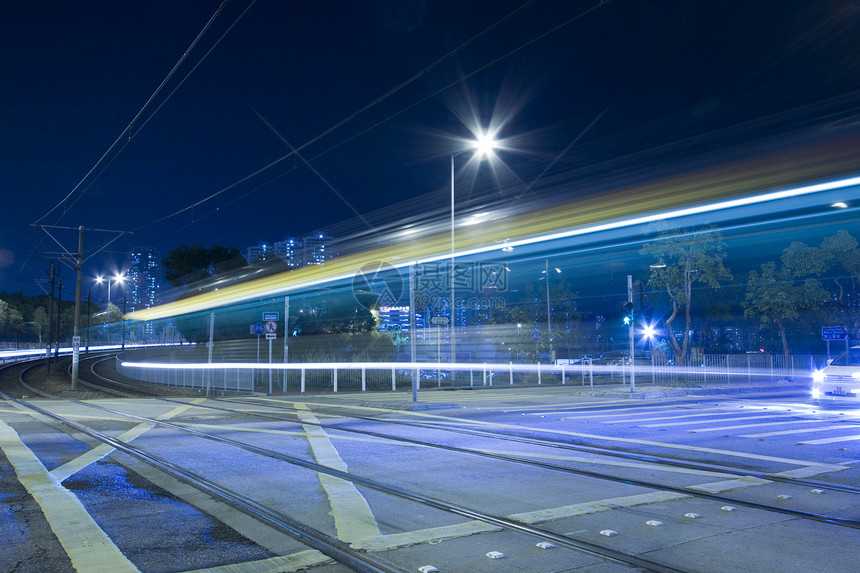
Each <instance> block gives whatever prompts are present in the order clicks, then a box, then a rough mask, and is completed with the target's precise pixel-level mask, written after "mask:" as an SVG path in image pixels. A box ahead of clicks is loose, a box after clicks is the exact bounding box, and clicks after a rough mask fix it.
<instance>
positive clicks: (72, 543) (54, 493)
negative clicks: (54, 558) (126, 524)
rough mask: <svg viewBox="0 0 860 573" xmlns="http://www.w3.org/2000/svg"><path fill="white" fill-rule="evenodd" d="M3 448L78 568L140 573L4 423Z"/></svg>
mask: <svg viewBox="0 0 860 573" xmlns="http://www.w3.org/2000/svg"><path fill="white" fill-rule="evenodd" d="M0 448H2V450H3V452H4V453H5V454H6V457H7V459H8V460H9V462H10V463H11V464H12V467H14V468H15V473H16V474H17V475H18V480H19V481H20V482H21V484H22V485H23V486H24V487H25V488H26V490H27V492H28V493H29V494H30V495H31V496H33V499H35V500H36V502H37V503H38V504H39V506H40V507H41V508H42V513H43V514H44V515H45V519H47V521H48V523H49V524H50V526H51V529H52V530H53V531H54V534H55V535H56V536H57V539H58V540H59V542H60V544H61V545H62V546H63V549H65V551H66V554H67V555H68V556H69V559H70V560H71V561H72V565H73V566H74V567H75V569H77V570H78V571H87V572H89V573H121V572H125V571H138V569H137V567H135V566H134V564H132V562H131V561H129V560H128V559H127V558H126V557H125V555H123V554H122V552H121V551H120V550H119V548H118V547H117V546H116V545H114V542H113V541H111V539H110V537H108V536H107V534H105V532H104V531H103V530H102V529H101V528H100V527H99V526H98V524H96V522H95V521H94V520H93V518H92V517H91V516H90V514H89V513H87V510H86V509H85V508H84V506H83V505H82V504H81V502H80V501H78V498H76V497H75V495H74V494H73V493H72V492H70V491H69V490H67V489H66V488H64V487H63V486H62V485H61V484H60V482H59V481H57V479H56V478H55V477H54V476H52V475H51V473H50V472H48V470H47V469H46V468H45V466H44V465H42V462H40V461H39V459H38V458H37V457H36V455H35V454H34V453H33V452H32V451H31V450H30V448H28V447H27V446H26V445H25V444H24V442H23V441H22V440H21V438H20V436H19V435H18V434H17V433H16V432H15V430H13V429H12V428H11V427H10V426H9V425H7V424H6V423H5V422H3V421H2V420H0Z"/></svg>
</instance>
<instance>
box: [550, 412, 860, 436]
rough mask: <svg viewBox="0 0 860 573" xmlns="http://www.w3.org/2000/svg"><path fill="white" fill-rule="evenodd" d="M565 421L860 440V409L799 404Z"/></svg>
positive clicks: (569, 415) (576, 415)
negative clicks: (813, 406) (824, 407)
mask: <svg viewBox="0 0 860 573" xmlns="http://www.w3.org/2000/svg"><path fill="white" fill-rule="evenodd" d="M562 419H563V420H567V421H570V422H577V421H579V422H582V421H588V422H589V423H592V424H593V423H599V424H605V425H607V426H609V425H611V426H616V427H638V428H648V429H653V428H666V429H669V428H671V429H676V430H678V431H684V432H687V433H691V434H698V433H708V432H723V433H726V434H727V435H728V436H729V437H736V438H746V439H756V440H761V439H766V438H779V437H788V436H791V437H794V438H796V439H797V440H798V441H797V442H796V443H797V444H802V445H810V446H816V445H829V444H843V443H844V444H847V445H852V444H857V443H858V442H860V434H858V433H857V428H860V410H855V409H848V410H835V409H834V410H819V409H814V408H812V407H809V406H804V405H799V404H793V405H785V404H767V405H764V404H756V405H752V406H751V405H749V404H740V403H738V404H730V405H719V406H713V407H691V406H690V405H671V406H665V407H645V408H640V409H637V410H636V411H631V409H630V408H619V409H618V410H614V409H612V408H610V409H606V410H602V411H600V412H599V413H598V412H571V411H567V412H564V413H563V417H562ZM751 429H754V430H757V431H751Z"/></svg>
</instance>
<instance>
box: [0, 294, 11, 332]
mask: <svg viewBox="0 0 860 573" xmlns="http://www.w3.org/2000/svg"><path fill="white" fill-rule="evenodd" d="M8 322H9V305H8V304H6V301H5V300H2V299H0V331H3V330H6V324H7V323H8Z"/></svg>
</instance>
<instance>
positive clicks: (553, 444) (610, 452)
mask: <svg viewBox="0 0 860 573" xmlns="http://www.w3.org/2000/svg"><path fill="white" fill-rule="evenodd" d="M91 372H92V373H93V374H94V375H96V376H99V378H102V379H105V380H107V378H106V377H104V376H101V375H99V374H97V373H95V371H94V370H91ZM161 399H162V400H167V401H171V400H169V399H165V398H161ZM217 401H219V402H230V403H240V404H248V403H249V401H255V402H259V401H258V400H254V399H253V398H245V399H242V400H241V401H238V400H235V399H225V398H221V399H218V400H217ZM264 405H265V406H267V407H269V408H273V409H278V410H281V411H283V410H288V408H286V407H284V406H283V405H275V404H272V403H271V402H270V401H267V402H266V403H265V404H264ZM197 407H199V408H206V409H213V410H218V411H222V412H225V413H232V414H235V413H242V414H250V415H255V416H259V417H263V418H268V419H274V420H278V421H291V422H294V423H297V424H303V425H314V426H318V427H320V428H322V429H327V430H336V431H343V432H349V433H354V434H359V435H364V436H368V437H374V438H379V439H385V440H393V441H398V442H402V443H408V444H411V445H418V446H425V447H432V448H437V449H440V450H445V451H449V452H456V453H460V454H468V455H472V456H478V457H483V458H487V459H494V460H498V461H505V462H511V463H516V464H523V465H528V466H533V467H539V468H542V469H548V470H553V471H559V472H563V473H567V474H575V475H579V476H583V477H590V478H595V479H600V480H605V481H611V482H615V483H623V484H629V485H635V486H639V487H643V488H648V489H653V490H658V491H669V492H673V493H680V494H684V495H689V496H691V497H696V498H699V499H707V500H709V501H714V502H718V503H728V504H736V505H740V506H743V507H748V508H750V509H757V510H761V511H770V512H775V513H781V514H784V515H790V516H792V517H797V518H801V519H808V520H813V521H819V522H823V523H829V524H832V525H838V526H843V527H850V528H854V529H860V521H858V520H855V519H847V518H839V517H833V516H829V515H824V514H818V513H813V512H806V511H801V510H797V509H792V508H787V507H782V506H777V505H773V504H764V503H760V502H754V501H748V500H744V499H740V498H738V497H734V496H725V495H718V494H712V493H707V492H702V491H697V490H695V489H690V488H687V487H677V486H671V485H668V484H664V483H657V482H651V481H647V480H641V479H635V478H630V477H626V476H616V475H612V474H607V473H603V472H597V471H591V470H585V469H577V468H571V467H570V466H563V465H559V464H554V463H551V462H543V461H536V460H530V459H526V458H522V457H518V456H512V455H505V454H499V453H491V452H485V451H480V450H476V449H470V448H461V447H457V446H450V445H443V444H437V443H434V442H429V441H426V440H416V439H412V438H404V437H402V436H395V435H392V434H386V433H382V432H373V431H370V430H360V429H356V428H347V427H344V426H342V425H334V424H325V423H321V422H308V421H299V420H295V419H285V418H283V417H279V416H271V415H267V414H263V413H259V412H248V411H246V410H234V409H229V408H219V407H216V406H211V405H198V406H197ZM291 411H292V412H296V411H295V410H291ZM315 411H317V412H320V413H326V414H329V415H338V416H339V415H343V413H342V412H339V411H336V410H326V409H325V408H319V407H315ZM287 413H290V412H287ZM295 415H296V416H297V415H298V413H297V412H296V414H295ZM349 417H350V418H353V419H358V420H363V421H369V422H374V423H384V424H393V425H399V426H407V427H411V428H418V429H424V430H433V431H443V432H448V433H455V434H461V435H469V436H475V437H481V438H489V439H496V440H502V441H505V442H515V443H523V444H528V445H531V446H538V447H549V448H553V449H561V450H566V451H576V452H580V453H589V454H594V455H598V456H607V457H613V458H620V459H624V460H627V461H635V462H639V463H649V464H656V465H658V466H669V467H674V468H681V469H689V470H695V471H705V472H713V473H714V474H722V475H726V474H728V475H730V476H733V477H737V478H755V479H760V480H765V481H771V482H776V483H784V484H789V485H792V486H796V487H803V488H813V489H819V490H828V491H834V492H842V493H848V494H853V495H860V487H850V486H845V485H838V484H830V483H826V482H820V481H815V480H802V479H797V478H788V477H785V476H779V475H774V474H773V473H768V472H761V471H755V470H749V469H743V470H739V469H738V468H735V467H729V466H722V465H716V464H708V463H701V462H694V461H690V460H678V459H677V458H665V457H659V456H654V455H650V454H649V455H645V454H635V453H630V452H625V451H620V450H617V449H610V448H605V447H597V446H585V445H574V444H569V443H564V442H560V441H558V440H540V439H536V438H527V437H522V436H512V435H511V434H507V433H501V432H491V431H486V430H474V429H465V428H446V427H441V426H439V425H433V426H429V425H427V424H421V423H419V422H405V421H392V420H387V419H384V418H380V417H374V416H362V415H357V414H354V413H350V414H349Z"/></svg>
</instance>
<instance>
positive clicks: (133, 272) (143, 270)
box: [126, 247, 164, 340]
mask: <svg viewBox="0 0 860 573" xmlns="http://www.w3.org/2000/svg"><path fill="white" fill-rule="evenodd" d="M127 268H128V270H127V271H126V293H127V294H126V302H127V307H126V309H127V311H128V312H134V311H136V310H142V309H145V308H150V307H153V306H156V305H158V304H159V302H160V300H159V294H160V292H161V283H162V278H163V276H164V271H163V269H162V266H161V257H160V256H159V254H158V251H156V250H155V249H153V248H150V247H140V248H135V249H132V250H131V252H130V253H129V254H128V267H127ZM137 334H138V335H142V337H143V339H144V340H151V339H152V338H153V336H154V334H155V333H154V326H153V323H152V322H146V323H144V324H143V327H142V331H141V332H138V333H137Z"/></svg>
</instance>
